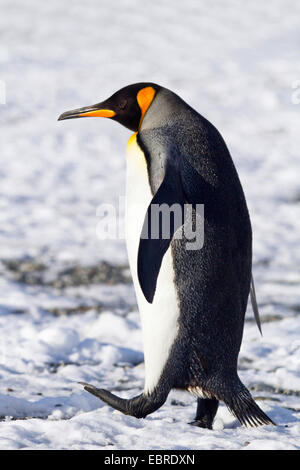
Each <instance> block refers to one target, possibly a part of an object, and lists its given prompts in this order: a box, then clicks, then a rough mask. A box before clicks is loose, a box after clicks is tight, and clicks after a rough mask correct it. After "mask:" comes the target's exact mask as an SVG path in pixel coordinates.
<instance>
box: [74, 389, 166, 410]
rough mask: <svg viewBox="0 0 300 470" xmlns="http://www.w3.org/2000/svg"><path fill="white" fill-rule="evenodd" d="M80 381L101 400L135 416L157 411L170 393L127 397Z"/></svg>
mask: <svg viewBox="0 0 300 470" xmlns="http://www.w3.org/2000/svg"><path fill="white" fill-rule="evenodd" d="M79 383H80V384H81V385H83V386H84V389H85V390H86V391H87V392H89V393H91V394H92V395H94V396H95V397H97V398H100V400H102V401H104V402H105V403H107V404H108V405H109V406H111V407H112V408H114V409H115V410H118V411H121V413H123V414H125V415H129V416H134V417H135V418H145V417H146V416H147V415H148V414H150V413H153V412H154V411H156V410H157V409H158V408H160V407H161V406H162V405H163V404H164V402H165V401H166V398H167V395H168V393H166V394H160V395H157V396H156V395H149V396H146V395H144V394H143V393H142V394H141V395H138V396H136V397H134V398H130V399H125V398H120V397H118V396H117V395H114V394H113V393H111V392H109V391H108V390H105V389H103V388H96V387H94V385H91V384H87V383H85V382H79Z"/></svg>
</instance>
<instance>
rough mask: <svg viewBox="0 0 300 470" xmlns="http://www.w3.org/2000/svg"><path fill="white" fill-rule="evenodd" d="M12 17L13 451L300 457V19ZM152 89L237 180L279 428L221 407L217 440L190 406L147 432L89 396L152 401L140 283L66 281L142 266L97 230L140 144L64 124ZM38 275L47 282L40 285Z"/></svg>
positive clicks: (7, 314)
mask: <svg viewBox="0 0 300 470" xmlns="http://www.w3.org/2000/svg"><path fill="white" fill-rule="evenodd" d="M0 9H1V17H0V18H1V19H0V32H1V43H0V66H1V67H0V80H1V81H2V82H5V85H6V98H7V103H6V105H4V104H0V136H1V154H0V159H1V166H0V183H1V184H0V193H1V197H0V219H1V228H0V261H1V263H0V378H1V381H0V384H1V386H0V396H1V400H0V417H1V422H0V448H1V449H101V448H105V449H107V450H110V449H299V447H300V421H299V416H300V415H299V412H300V405H299V396H300V289H299V286H300V270H299V265H300V244H299V239H300V217H299V210H300V178H299V174H300V159H299V148H300V145H299V144H300V137H299V136H300V133H299V127H300V104H298V105H297V104H296V103H295V102H296V101H297V100H295V95H294V94H296V93H297V90H295V89H293V88H292V85H293V83H295V82H296V81H297V80H299V79H300V62H299V45H300V29H299V26H300V25H299V22H300V20H299V18H300V4H299V3H297V2H296V1H294V0H293V1H292V0H274V1H273V2H272V3H271V4H270V3H268V2H259V1H258V0H256V1H252V2H240V1H234V0H230V1H227V2H226V3H225V2H221V1H217V0H213V1H209V2H208V1H201V2H199V1H197V0H192V1H189V0H187V1H185V2H179V1H176V2H174V1H171V0H168V1H164V0H160V1H159V2H158V1H152V2H151V3H148V4H143V5H142V3H141V2H138V1H137V0H126V1H123V0H122V1H121V0H116V1H114V2H109V1H100V2H99V1H98V0H97V1H96V0H86V1H85V2H81V1H73V2H67V1H62V0H53V1H51V2H44V3H43V2H40V1H38V0H28V1H26V2H22V1H21V0H0ZM12 26H13V27H12ZM138 81H153V82H157V83H160V84H161V85H163V86H166V87H168V88H170V89H172V90H174V91H175V92H177V93H178V94H179V95H181V96H182V97H183V98H184V99H185V100H186V101H187V102H189V103H190V104H192V105H193V106H194V107H195V108H196V109H197V110H198V111H199V112H200V113H201V114H203V115H204V116H206V117H207V118H208V119H209V120H210V121H212V122H213V123H214V124H215V125H216V127H217V128H218V129H219V130H220V131H221V133H222V135H223V137H224V138H225V140H226V142H227V144H228V147H229V149H230V151H231V154H232V156H233V159H234V162H235V164H236V166H237V168H238V171H239V174H240V178H241V181H242V184H243V187H244V190H245V194H246V198H247V202H248V206H249V210H250V214H251V219H252V225H253V232H254V269H253V271H254V277H255V280H256V290H257V297H258V301H259V305H260V311H261V316H262V320H263V337H260V335H259V332H258V330H257V328H256V326H255V324H254V323H253V316H252V312H251V310H250V309H249V311H248V312H247V321H246V324H245V333H244V339H243V345H242V349H241V354H240V367H239V370H240V376H241V378H242V380H243V381H244V383H245V384H246V385H247V386H248V387H249V388H250V389H251V390H252V393H253V395H254V396H255V398H256V399H257V400H258V403H259V404H260V406H261V407H262V408H263V409H264V410H265V411H266V412H267V413H268V414H269V416H270V417H271V418H272V419H273V420H274V421H276V422H277V424H278V426H277V427H272V426H264V427H261V428H257V429H246V428H244V427H241V426H240V425H239V423H238V422H237V421H236V420H235V419H234V418H233V417H232V416H231V415H230V414H229V412H228V411H227V409H226V408H225V406H224V405H221V407H220V409H219V411H218V414H217V418H216V420H215V423H214V430H213V431H206V430H202V429H198V428H194V427H192V426H190V425H189V424H188V422H189V421H191V420H192V419H193V417H194V413H195V400H194V399H193V397H192V396H190V395H188V394H186V393H183V392H176V391H174V392H172V393H171V394H170V396H169V398H168V401H167V403H166V404H165V405H164V406H163V407H162V408H161V409H160V410H158V411H157V412H155V413H153V414H152V415H150V416H149V417H147V419H145V420H136V419H135V418H132V417H126V416H124V415H121V414H120V413H119V412H117V411H113V410H112V409H111V408H109V407H107V406H104V405H103V404H102V403H101V402H100V401H99V400H97V399H96V398H95V397H93V396H91V395H89V394H88V393H86V392H85V391H83V390H82V387H81V386H80V385H78V384H77V382H79V381H86V382H90V383H93V384H94V385H96V386H101V387H107V388H108V389H111V390H115V391H117V392H118V393H119V394H120V395H121V396H124V397H131V396H134V395H135V394H138V393H140V392H141V390H142V389H143V380H144V369H143V354H142V351H143V347H142V342H141V332H140V323H139V315H138V312H137V308H136V304H135V297H134V292H133V288H132V285H131V284H130V283H128V282H125V281H124V282H122V280H121V281H120V280H119V281H118V282H109V283H108V282H105V281H103V282H98V283H97V282H93V283H89V282H86V283H84V282H83V283H80V282H79V283H77V284H76V283H75V284H76V285H75V284H74V285H69V286H66V285H59V282H58V281H59V280H60V276H61V274H60V273H61V272H63V270H64V269H69V268H72V266H79V267H83V268H84V267H89V266H97V265H101V263H102V262H103V261H106V262H108V263H110V264H111V265H112V266H115V267H117V268H118V267H120V269H121V267H124V266H125V267H126V265H127V255H126V250H125V243H124V240H122V239H117V240H109V241H103V240H99V239H98V238H97V235H96V228H97V223H98V222H99V218H98V217H97V207H98V206H99V205H100V204H102V203H114V204H116V206H117V204H118V201H119V196H124V191H125V157H124V154H125V145H126V141H127V139H128V137H129V133H128V132H127V130H126V129H124V128H122V127H121V126H119V125H117V124H116V123H112V122H109V121H108V120H99V119H85V120H74V121H66V122H57V121H56V119H57V117H58V115H59V114H60V113H62V112H64V111H66V110H68V109H72V108H76V107H79V106H84V105H89V104H92V103H95V102H98V101H101V100H103V99H104V98H106V97H108V96H110V94H112V93H113V92H114V91H116V90H117V89H119V88H121V87H122V86H125V85H127V84H130V83H135V82H138ZM293 96H294V99H293ZM298 96H299V94H298ZM293 101H294V103H293ZM121 212H122V211H121ZM11 261H15V263H16V264H15V265H12V264H10V262H11ZM26 262H28V263H29V264H30V263H33V264H34V263H35V269H36V271H35V273H37V274H39V273H40V272H41V273H42V275H41V276H40V277H38V279H39V280H40V281H37V280H36V281H35V282H29V281H28V279H29V278H28V276H29V275H28V274H26V267H25V268H24V263H25V264H26ZM22 263H23V264H22ZM39 263H40V265H42V266H43V268H42V269H41V270H40V271H39V269H38V265H39ZM14 266H15V267H14ZM22 266H23V268H22ZM22 269H23V271H24V270H25V275H24V276H23V277H22V272H23V271H22ZM122 269H123V268H122ZM20 270H21V271H22V272H21V271H20ZM29 271H30V269H29ZM26 276H27V277H26ZM54 281H55V282H54ZM56 281H57V282H56ZM71 284H72V283H71Z"/></svg>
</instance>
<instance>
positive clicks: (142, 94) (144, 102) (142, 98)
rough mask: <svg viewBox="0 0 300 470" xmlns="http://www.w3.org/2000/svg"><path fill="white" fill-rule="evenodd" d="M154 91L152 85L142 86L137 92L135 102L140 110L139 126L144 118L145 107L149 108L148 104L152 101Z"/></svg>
mask: <svg viewBox="0 0 300 470" xmlns="http://www.w3.org/2000/svg"><path fill="white" fill-rule="evenodd" d="M155 93H156V91H155V90H154V88H152V86H147V87H146V88H142V89H141V90H140V91H139V92H138V94H137V102H138V105H139V107H140V110H141V113H142V115H141V119H140V126H141V124H142V121H143V119H144V116H145V114H146V111H147V109H148V108H149V106H150V104H151V103H152V101H153V98H154V96H155Z"/></svg>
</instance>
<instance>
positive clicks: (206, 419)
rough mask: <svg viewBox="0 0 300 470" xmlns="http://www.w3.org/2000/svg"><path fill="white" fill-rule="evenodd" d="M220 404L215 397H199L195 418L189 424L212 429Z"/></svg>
mask: <svg viewBox="0 0 300 470" xmlns="http://www.w3.org/2000/svg"><path fill="white" fill-rule="evenodd" d="M218 406H219V402H218V400H216V399H215V398H198V399H197V412H196V417H195V420H194V421H192V422H191V423H189V424H191V425H192V426H198V427H199V428H204V429H212V424H213V421H214V418H215V416H216V413H217V410H218Z"/></svg>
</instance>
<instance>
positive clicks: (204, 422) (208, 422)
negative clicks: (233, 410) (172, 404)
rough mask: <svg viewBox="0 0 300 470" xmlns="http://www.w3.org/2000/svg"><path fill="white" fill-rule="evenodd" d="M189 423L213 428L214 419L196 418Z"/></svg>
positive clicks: (199, 426)
mask: <svg viewBox="0 0 300 470" xmlns="http://www.w3.org/2000/svg"><path fill="white" fill-rule="evenodd" d="M189 424H191V426H197V427H198V428H204V429H212V421H211V420H208V419H196V420H195V421H192V422H191V423H189Z"/></svg>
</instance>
